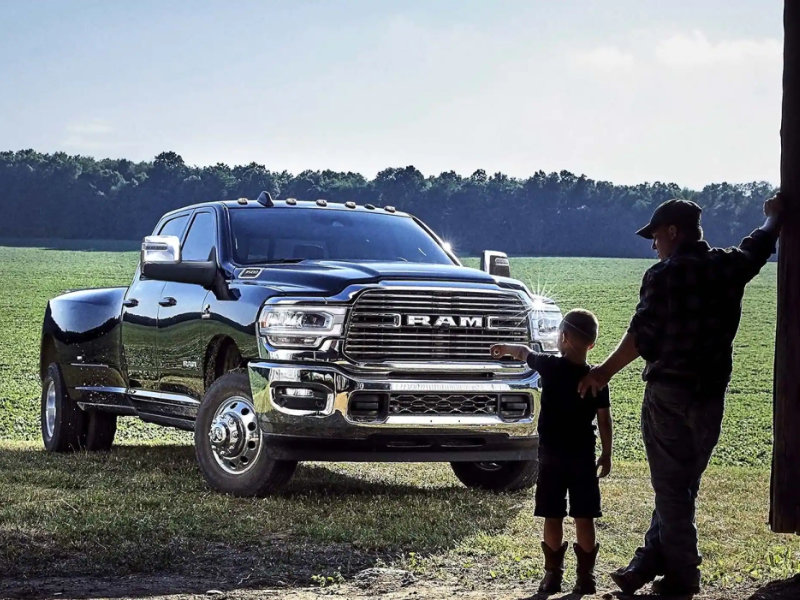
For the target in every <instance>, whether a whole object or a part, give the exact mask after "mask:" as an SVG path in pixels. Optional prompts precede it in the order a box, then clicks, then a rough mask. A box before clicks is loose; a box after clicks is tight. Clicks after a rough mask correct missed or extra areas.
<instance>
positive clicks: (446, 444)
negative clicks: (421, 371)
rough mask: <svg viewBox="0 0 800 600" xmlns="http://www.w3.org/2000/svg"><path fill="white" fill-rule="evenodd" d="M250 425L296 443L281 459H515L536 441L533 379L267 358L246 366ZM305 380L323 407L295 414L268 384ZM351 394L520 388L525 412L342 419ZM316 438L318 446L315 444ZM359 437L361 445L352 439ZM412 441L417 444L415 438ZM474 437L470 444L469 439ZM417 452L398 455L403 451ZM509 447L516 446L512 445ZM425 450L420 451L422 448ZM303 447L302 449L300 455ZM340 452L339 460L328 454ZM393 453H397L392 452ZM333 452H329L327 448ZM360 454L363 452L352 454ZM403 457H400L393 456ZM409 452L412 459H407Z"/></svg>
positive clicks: (527, 454)
mask: <svg viewBox="0 0 800 600" xmlns="http://www.w3.org/2000/svg"><path fill="white" fill-rule="evenodd" d="M248 371H249V376H250V386H251V391H252V394H253V401H254V406H255V409H256V413H257V416H258V423H259V426H260V428H261V431H262V432H263V434H264V435H265V436H266V437H267V439H268V440H271V441H272V442H273V443H268V445H267V447H268V448H269V447H277V446H280V443H281V442H287V443H288V442H290V441H292V442H296V443H295V444H294V445H293V450H292V451H291V452H289V455H286V456H281V457H283V458H287V457H289V458H296V459H299V460H325V459H329V460H522V459H527V458H535V452H536V447H537V446H538V438H537V437H536V425H537V419H538V415H539V407H540V402H539V376H538V374H537V373H535V372H527V373H520V374H518V375H515V376H514V377H513V378H502V379H500V378H497V379H494V380H486V379H480V378H478V377H476V376H475V375H473V376H472V377H469V376H467V375H462V376H458V375H456V374H455V373H450V374H442V376H441V378H437V379H436V380H435V381H431V380H428V379H422V378H417V379H414V378H409V379H406V378H403V379H397V378H395V379H392V378H391V377H382V376H378V375H377V374H375V373H354V372H351V371H348V370H345V369H343V368H341V367H340V366H339V365H336V364H315V365H301V364H291V363H288V364H287V363H283V362H270V361H267V360H261V361H253V362H251V363H249V365H248ZM286 384H288V385H289V386H295V387H297V386H299V385H303V384H309V385H310V386H312V387H314V388H315V389H317V390H321V391H324V393H325V401H324V408H320V409H319V410H317V411H313V412H312V411H295V410H291V409H287V408H284V407H282V406H279V405H278V404H276V403H274V402H273V393H274V390H275V388H276V387H282V386H284V385H286ZM354 392H409V393H410V392H414V393H490V392H491V393H498V392H525V393H527V394H530V396H531V415H530V417H526V418H523V419H518V420H514V421H507V420H503V419H501V418H500V417H499V416H494V415H436V416H415V415H390V416H388V417H387V418H385V420H383V421H382V422H374V421H372V422H363V421H356V420H353V419H351V418H350V417H349V416H348V403H349V400H350V396H351V394H353V393H354ZM317 442H320V443H321V444H318V443H317ZM359 442H363V443H362V444H359ZM417 442H418V443H417ZM472 442H474V443H472ZM415 447H416V448H417V450H418V452H410V451H409V452H405V453H404V452H402V450H403V449H406V450H412V449H414V448H415ZM515 447H516V448H517V450H518V451H516V450H514V448H515ZM426 448H427V449H428V450H426ZM304 449H305V450H307V452H305V453H304ZM336 449H342V451H343V452H344V450H345V449H348V451H347V452H346V456H347V457H345V458H341V457H336V456H334V455H333V454H330V452H331V451H334V450H336ZM395 450H397V452H395ZM334 454H335V452H334ZM360 454H363V455H364V456H363V457H359V455H360ZM396 454H404V455H405V456H406V458H397V457H396V456H395V455H396ZM409 457H412V458H409Z"/></svg>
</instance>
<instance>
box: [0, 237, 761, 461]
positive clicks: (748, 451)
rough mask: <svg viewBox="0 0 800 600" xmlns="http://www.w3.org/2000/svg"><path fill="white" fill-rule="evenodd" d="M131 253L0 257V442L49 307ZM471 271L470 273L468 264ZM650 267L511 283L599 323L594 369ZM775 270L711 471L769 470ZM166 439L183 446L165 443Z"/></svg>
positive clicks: (627, 405)
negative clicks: (716, 466) (720, 467)
mask: <svg viewBox="0 0 800 600" xmlns="http://www.w3.org/2000/svg"><path fill="white" fill-rule="evenodd" d="M137 257H138V254H137V253H136V252H94V251H92V252H88V251H62V250H42V249H35V248H9V247H0V369H2V373H3V376H2V379H0V431H2V436H1V437H2V438H4V439H10V440H11V439H13V440H30V441H34V440H37V439H38V436H39V433H38V427H39V423H38V399H37V398H38V394H39V381H38V374H37V365H38V358H39V334H40V329H41V321H42V315H43V314H44V308H45V305H46V303H47V300H48V299H49V298H51V297H53V296H55V295H57V294H59V293H60V292H62V291H64V290H66V289H74V288H81V287H104V286H115V285H127V284H128V282H129V280H130V278H131V276H132V274H133V270H134V268H135V266H136V260H137ZM466 262H467V263H468V264H471V265H475V264H476V261H475V260H474V259H468V260H467V261H466ZM650 264H652V262H651V261H647V260H629V259H574V258H563V259H562V258H533V259H528V258H517V259H512V272H513V274H514V276H515V277H517V278H519V279H521V280H522V281H524V282H526V283H527V284H528V285H529V286H530V287H531V288H532V289H534V290H535V289H541V290H543V291H545V292H547V293H549V294H550V295H552V296H553V297H554V298H555V299H556V300H557V301H558V303H559V304H560V306H561V307H562V309H564V310H567V309H570V308H575V307H584V308H588V309H590V310H592V311H594V312H595V313H596V314H597V316H598V318H599V320H600V338H599V340H598V344H597V348H596V349H595V350H594V351H593V353H592V358H593V359H594V360H595V361H598V362H599V361H600V360H602V358H604V357H605V355H606V354H607V353H608V352H609V351H610V350H611V349H612V348H613V346H614V345H615V344H616V342H617V341H618V340H619V338H620V336H621V335H622V333H623V332H624V330H625V327H626V326H627V323H628V320H629V319H630V315H631V314H632V312H633V308H634V306H635V305H636V298H637V294H638V290H639V282H640V281H641V276H642V273H643V272H644V271H645V269H647V267H648V266H649V265H650ZM775 285H776V271H775V264H768V265H767V266H766V267H765V268H764V271H763V273H762V274H761V275H759V276H758V277H757V278H756V279H755V280H754V281H753V282H751V284H750V286H749V288H748V291H747V295H746V296H745V303H744V311H743V316H742V326H741V330H740V332H739V335H738V337H737V339H736V353H735V367H734V378H733V381H732V383H731V386H730V391H729V393H728V407H727V411H726V418H725V424H724V431H723V434H722V440H721V442H720V444H719V447H718V448H717V451H716V453H715V456H714V462H715V463H716V464H724V465H753V466H762V467H764V466H767V465H768V464H769V460H770V444H771V435H772V416H771V414H772V413H771V402H772V400H771V388H772V352H773V345H774V339H775V337H774V335H775V334H774V330H775ZM641 368H642V364H641V362H640V361H637V362H635V363H634V364H633V365H631V366H630V367H629V368H627V369H626V370H625V371H623V372H622V373H620V375H618V376H617V378H616V379H615V380H614V383H613V386H612V400H613V414H614V418H615V421H616V438H617V442H616V445H615V455H616V457H617V458H619V459H626V460H642V459H643V458H644V454H643V448H642V445H641V441H640V438H639V424H638V419H639V416H638V411H639V406H640V402H641V397H642V391H643V389H644V387H643V383H642V381H641V378H640V376H639V374H640V372H641ZM122 423H123V425H122V427H121V434H120V437H119V441H120V442H131V441H134V440H140V439H162V438H163V437H164V436H165V434H166V433H167V432H169V431H170V430H167V429H163V428H156V427H145V426H143V424H141V423H139V422H138V421H136V420H133V419H123V420H122ZM169 437H170V439H172V440H176V439H186V438H185V437H181V434H177V437H176V435H175V434H171V435H170V436H169Z"/></svg>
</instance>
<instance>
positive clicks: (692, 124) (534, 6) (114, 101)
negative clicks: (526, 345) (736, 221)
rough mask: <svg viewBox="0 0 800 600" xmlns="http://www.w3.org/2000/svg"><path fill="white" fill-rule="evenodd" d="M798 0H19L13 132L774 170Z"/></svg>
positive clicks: (373, 163)
mask: <svg viewBox="0 0 800 600" xmlns="http://www.w3.org/2000/svg"><path fill="white" fill-rule="evenodd" d="M781 18H782V2H780V1H778V0H749V1H736V0H727V1H720V0H703V1H702V2H696V1H694V2H686V1H682V0H681V1H678V0H671V1H670V2H655V1H649V0H626V1H622V0H604V1H603V2H597V1H589V0H584V1H581V2H579V1H560V2H555V1H546V2H545V1H533V0H527V1H524V2H512V1H493V2H489V1H485V2H473V1H446V0H436V1H433V0H428V1H425V2H414V1H403V2H400V1H398V2H385V1H379V0H372V1H369V2H357V1H349V2H344V1H341V2H340V1H318V2H311V1H309V2H300V1H295V2H289V1H286V2H244V1H230V2H228V1H226V2H200V1H197V2H177V1H176V2H169V1H162V2H151V1H136V2H125V3H123V2H108V1H102V2H100V1H89V0H72V1H68V0H61V1H52V0H38V1H35V2H34V1H28V0H26V1H12V0H0V56H1V57H2V58H0V85H1V86H2V90H3V91H2V93H0V149H9V150H17V149H22V148H35V149H37V150H40V151H46V152H51V151H56V150H62V151H65V152H69V153H72V154H88V155H92V156H96V157H106V156H110V157H126V158H131V159H133V160H149V159H152V157H153V156H154V155H155V154H157V153H159V152H161V151H162V150H174V151H176V152H178V153H179V154H181V155H182V156H183V157H184V159H185V160H186V162H187V163H190V164H200V165H204V164H213V163H216V162H226V163H228V164H238V163H247V162H251V161H256V162H259V163H263V164H266V165H267V167H268V168H270V169H274V170H282V169H287V170H289V171H292V172H297V171H300V170H302V169H306V168H311V169H321V168H331V169H336V170H351V171H359V172H361V173H363V174H364V175H366V176H368V177H373V176H374V175H375V173H376V172H377V171H378V170H380V169H382V168H385V167H388V166H405V165H409V164H413V165H415V166H416V167H417V168H419V169H420V170H421V171H422V172H423V173H425V174H426V175H431V174H438V173H439V172H441V171H445V170H451V169H452V170H455V171H457V172H459V173H462V174H464V175H468V174H470V173H471V172H473V171H474V170H475V169H478V168H482V169H485V170H486V171H487V172H495V171H503V172H505V173H508V174H510V175H514V176H519V177H524V176H528V175H530V174H532V173H534V172H535V171H537V170H540V169H541V170H545V171H553V170H556V171H557V170H561V169H567V170H570V171H573V172H576V173H585V174H586V175H588V176H590V177H593V178H595V179H604V180H610V181H614V182H618V183H639V182H643V181H656V180H660V181H675V182H676V183H678V184H680V185H683V186H689V187H700V186H702V185H705V184H706V183H710V182H718V181H730V182H737V181H751V180H762V179H764V180H768V181H772V182H773V183H776V182H777V180H778V167H779V164H778V163H779V150H780V148H779V143H780V140H779V127H780V102H781V48H782V35H783V34H782V23H781Z"/></svg>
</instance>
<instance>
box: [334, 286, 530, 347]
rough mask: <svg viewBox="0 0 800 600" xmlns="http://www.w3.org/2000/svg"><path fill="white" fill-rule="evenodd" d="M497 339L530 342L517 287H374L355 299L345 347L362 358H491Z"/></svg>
mask: <svg viewBox="0 0 800 600" xmlns="http://www.w3.org/2000/svg"><path fill="white" fill-rule="evenodd" d="M415 317H416V318H420V317H422V318H424V317H428V319H429V321H430V323H431V325H420V324H418V321H417V322H414V318H415ZM476 318H480V321H481V322H480V326H474V325H475V319H476ZM437 320H439V321H440V320H444V321H445V322H444V323H440V324H439V325H438V326H435V325H434V324H435V323H436V322H437ZM454 321H455V322H456V323H458V324H459V325H463V326H459V325H455V326H454V325H453V322H454ZM496 343H516V344H529V343H530V331H529V328H528V320H527V309H526V305H525V303H524V302H523V301H522V299H521V298H520V297H519V295H517V294H516V293H514V292H503V291H499V290H497V291H494V290H492V291H477V290H462V289H453V290H428V289H402V290H399V289H398V290H387V289H370V290H366V291H365V292H362V293H361V295H359V296H358V298H357V299H356V301H355V304H354V306H353V310H352V311H351V314H350V319H349V321H348V327H347V332H346V335H345V343H344V353H345V354H346V355H347V356H348V357H349V358H351V359H352V360H355V361H358V362H381V361H389V360H392V361H420V360H422V361H428V360H434V361H455V362H469V361H486V360H488V359H489V348H490V347H491V345H492V344H496Z"/></svg>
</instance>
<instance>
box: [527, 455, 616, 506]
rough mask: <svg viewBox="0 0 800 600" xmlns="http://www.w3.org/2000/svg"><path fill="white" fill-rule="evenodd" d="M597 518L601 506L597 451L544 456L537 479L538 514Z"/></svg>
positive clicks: (540, 462)
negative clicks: (573, 455)
mask: <svg viewBox="0 0 800 600" xmlns="http://www.w3.org/2000/svg"><path fill="white" fill-rule="evenodd" d="M567 495H569V516H570V517H572V518H577V519H596V518H598V517H601V516H602V515H603V513H602V511H601V510H600V485H599V483H598V480H597V469H596V466H595V458H594V455H587V456H582V457H569V458H552V457H541V456H540V461H539V476H538V478H537V479H536V508H535V509H534V513H533V514H534V515H536V516H537V517H545V518H553V519H563V518H564V517H566V516H567Z"/></svg>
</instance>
